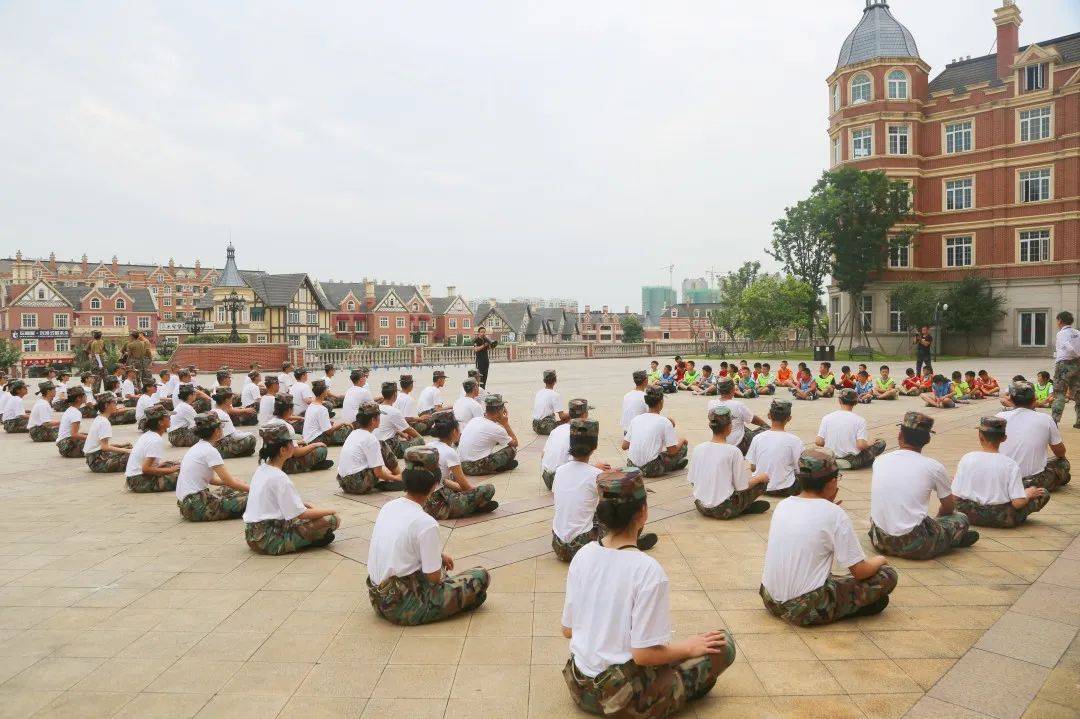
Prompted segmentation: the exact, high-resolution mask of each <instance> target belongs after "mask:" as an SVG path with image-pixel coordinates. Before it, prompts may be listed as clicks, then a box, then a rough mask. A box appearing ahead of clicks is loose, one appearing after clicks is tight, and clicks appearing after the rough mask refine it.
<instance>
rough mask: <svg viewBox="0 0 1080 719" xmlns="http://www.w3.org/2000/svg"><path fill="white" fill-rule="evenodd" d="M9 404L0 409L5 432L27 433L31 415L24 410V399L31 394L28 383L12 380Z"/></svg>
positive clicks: (9, 390)
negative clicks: (27, 424) (27, 394)
mask: <svg viewBox="0 0 1080 719" xmlns="http://www.w3.org/2000/svg"><path fill="white" fill-rule="evenodd" d="M7 391H8V394H10V395H11V396H10V397H9V398H8V401H7V404H6V405H5V406H4V407H0V410H2V411H3V420H4V431H5V432H7V433H8V434H21V433H24V432H26V431H27V429H26V423H27V421H29V419H30V413H29V412H27V411H26V410H25V409H23V404H22V402H23V397H25V396H26V393H27V392H29V391H30V390H29V388H28V387H27V386H26V383H25V382H23V381H22V380H21V379H16V380H12V381H11V382H9V383H8V386H7Z"/></svg>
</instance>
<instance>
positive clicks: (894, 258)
mask: <svg viewBox="0 0 1080 719" xmlns="http://www.w3.org/2000/svg"><path fill="white" fill-rule="evenodd" d="M889 267H890V268H891V269H894V270H902V269H906V268H908V267H911V240H908V241H907V242H905V243H904V244H903V245H897V246H895V247H894V246H890V247H889Z"/></svg>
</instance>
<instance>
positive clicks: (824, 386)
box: [814, 362, 836, 397]
mask: <svg viewBox="0 0 1080 719" xmlns="http://www.w3.org/2000/svg"><path fill="white" fill-rule="evenodd" d="M814 384H816V385H817V389H818V395H819V396H821V397H832V396H833V394H834V393H835V392H836V375H834V374H833V373H832V364H831V363H829V362H822V363H821V365H820V366H819V367H818V374H817V377H814Z"/></svg>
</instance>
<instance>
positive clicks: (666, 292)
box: [641, 285, 678, 327]
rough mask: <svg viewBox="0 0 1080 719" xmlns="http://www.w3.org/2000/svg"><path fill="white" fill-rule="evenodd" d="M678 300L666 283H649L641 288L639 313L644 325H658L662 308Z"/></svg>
mask: <svg viewBox="0 0 1080 719" xmlns="http://www.w3.org/2000/svg"><path fill="white" fill-rule="evenodd" d="M677 301H678V298H677V297H676V296H675V290H674V289H672V288H671V287H668V286H666V285H650V286H645V287H642V288H641V314H642V316H643V318H644V319H643V322H644V325H645V326H646V327H657V326H659V325H660V315H662V314H663V313H664V308H666V307H670V306H671V305H673V304H675V303H676V302H677Z"/></svg>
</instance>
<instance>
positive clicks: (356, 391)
mask: <svg viewBox="0 0 1080 719" xmlns="http://www.w3.org/2000/svg"><path fill="white" fill-rule="evenodd" d="M374 401H375V400H374V399H372V397H371V392H369V391H368V388H367V387H357V386H356V385H353V386H352V387H350V388H349V389H348V391H346V392H345V398H344V399H342V400H341V415H342V416H343V417H344V418H345V421H346V422H355V421H356V413H357V412H359V411H360V405H362V404H363V403H364V402H374Z"/></svg>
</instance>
